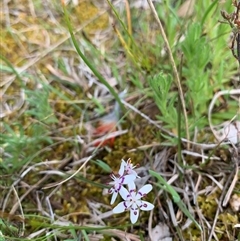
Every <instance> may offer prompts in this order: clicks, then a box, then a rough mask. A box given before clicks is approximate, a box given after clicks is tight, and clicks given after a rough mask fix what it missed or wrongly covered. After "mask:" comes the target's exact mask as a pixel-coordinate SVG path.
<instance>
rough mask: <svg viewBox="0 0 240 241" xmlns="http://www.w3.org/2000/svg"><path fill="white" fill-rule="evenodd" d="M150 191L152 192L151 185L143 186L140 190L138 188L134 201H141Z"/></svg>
mask: <svg viewBox="0 0 240 241" xmlns="http://www.w3.org/2000/svg"><path fill="white" fill-rule="evenodd" d="M151 190H152V185H151V184H147V185H144V186H143V187H142V188H140V189H139V191H138V192H137V196H136V199H141V198H142V197H143V196H145V195H146V194H148V193H149V192H150V191H151Z"/></svg>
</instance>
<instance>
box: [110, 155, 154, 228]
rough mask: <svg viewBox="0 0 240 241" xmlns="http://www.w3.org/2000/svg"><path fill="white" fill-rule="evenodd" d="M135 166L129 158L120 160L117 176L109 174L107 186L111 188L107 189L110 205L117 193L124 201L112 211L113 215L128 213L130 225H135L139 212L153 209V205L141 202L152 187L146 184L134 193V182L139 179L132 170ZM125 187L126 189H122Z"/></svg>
mask: <svg viewBox="0 0 240 241" xmlns="http://www.w3.org/2000/svg"><path fill="white" fill-rule="evenodd" d="M135 167H136V166H133V164H132V163H131V160H130V158H129V159H128V160H127V162H125V161H124V160H123V159H122V163H121V166H120V169H119V171H118V175H117V176H115V175H114V174H111V178H112V179H113V181H111V182H110V183H109V184H110V185H111V186H112V187H111V188H110V189H109V193H110V194H112V199H111V203H110V204H113V203H114V202H115V200H116V198H117V195H118V193H119V194H120V196H121V197H122V199H123V200H124V201H122V202H120V203H119V204H118V205H117V206H116V207H115V208H114V209H113V213H122V212H124V211H127V210H129V211H130V220H131V222H132V224H134V223H136V222H137V220H138V217H139V210H140V209H141V210H143V211H150V210H152V209H153V208H154V205H153V204H151V203H149V202H146V201H143V200H141V199H142V198H143V197H145V196H146V195H147V194H148V193H149V192H150V191H151V190H152V185H151V184H146V185H144V186H143V187H142V188H140V189H139V191H136V185H135V182H134V181H135V180H136V178H140V177H139V176H138V175H137V173H136V171H134V170H133V169H134V168H135ZM124 185H127V187H128V189H127V188H125V187H124Z"/></svg>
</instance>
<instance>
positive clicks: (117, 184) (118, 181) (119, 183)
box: [108, 168, 136, 205]
mask: <svg viewBox="0 0 240 241" xmlns="http://www.w3.org/2000/svg"><path fill="white" fill-rule="evenodd" d="M110 177H111V178H112V179H113V181H111V182H109V184H110V185H112V187H111V188H110V189H109V191H108V193H110V194H112V199H111V202H110V204H111V205H112V204H113V203H114V202H115V200H116V198H117V195H118V193H119V192H120V190H121V188H122V187H123V185H124V184H129V185H130V186H131V183H133V181H134V180H135V179H136V177H135V175H132V174H130V175H124V169H121V168H120V170H119V172H118V176H115V175H114V174H113V173H112V174H111V175H110Z"/></svg>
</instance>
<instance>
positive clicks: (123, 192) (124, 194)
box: [119, 186, 129, 200]
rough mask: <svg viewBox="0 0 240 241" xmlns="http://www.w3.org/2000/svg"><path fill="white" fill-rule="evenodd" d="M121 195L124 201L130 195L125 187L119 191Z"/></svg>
mask: <svg viewBox="0 0 240 241" xmlns="http://www.w3.org/2000/svg"><path fill="white" fill-rule="evenodd" d="M119 193H120V195H121V197H122V199H123V200H126V199H127V197H128V195H129V191H128V190H127V189H126V188H125V187H123V186H122V187H121V189H120V190H119Z"/></svg>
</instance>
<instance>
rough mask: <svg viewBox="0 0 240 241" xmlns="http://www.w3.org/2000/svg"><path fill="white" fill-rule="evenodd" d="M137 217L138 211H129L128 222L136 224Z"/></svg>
mask: <svg viewBox="0 0 240 241" xmlns="http://www.w3.org/2000/svg"><path fill="white" fill-rule="evenodd" d="M138 216H139V209H138V208H137V209H130V220H131V223H132V224H134V223H136V222H137V220H138Z"/></svg>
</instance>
